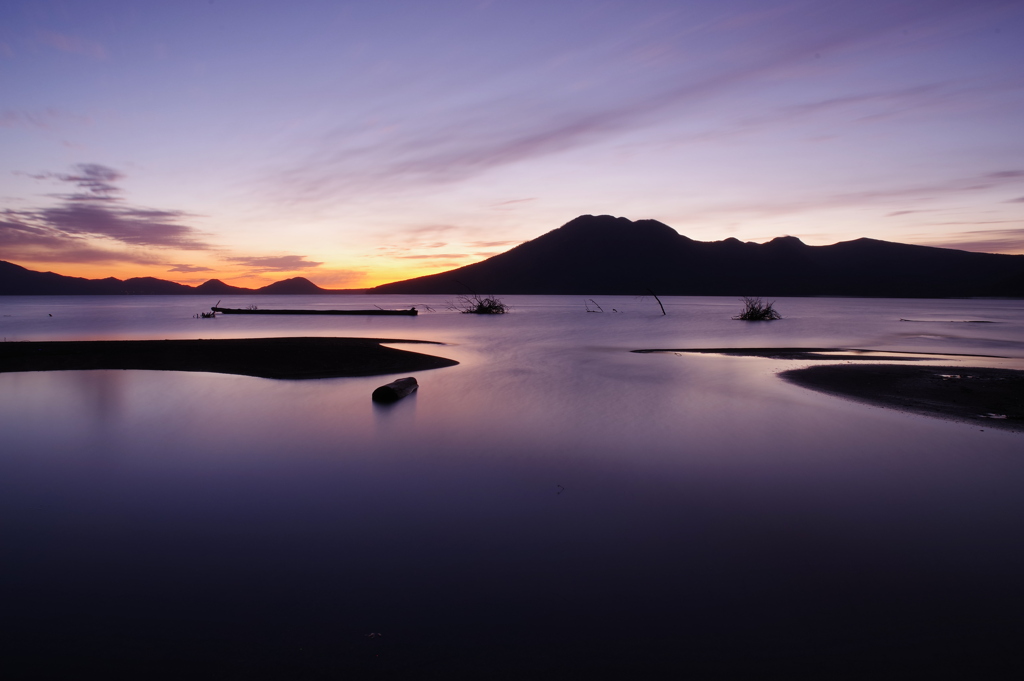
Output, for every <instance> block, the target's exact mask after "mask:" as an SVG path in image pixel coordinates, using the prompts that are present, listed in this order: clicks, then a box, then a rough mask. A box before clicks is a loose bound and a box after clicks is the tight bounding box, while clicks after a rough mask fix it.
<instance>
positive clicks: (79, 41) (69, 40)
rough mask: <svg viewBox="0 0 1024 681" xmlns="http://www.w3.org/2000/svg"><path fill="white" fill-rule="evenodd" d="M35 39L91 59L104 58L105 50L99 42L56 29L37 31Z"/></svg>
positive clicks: (105, 55)
mask: <svg viewBox="0 0 1024 681" xmlns="http://www.w3.org/2000/svg"><path fill="white" fill-rule="evenodd" d="M36 40H38V41H39V42H40V43H42V44H43V45H48V46H49V47H52V48H54V49H56V50H60V51H61V52H67V53H69V54H78V55H83V56H86V57H92V58H93V59H106V58H107V50H106V48H105V47H103V45H101V44H100V43H97V42H94V41H92V40H86V39H84V38H79V37H77V36H73V35H68V34H66V33H58V32H57V31H39V32H37V33H36Z"/></svg>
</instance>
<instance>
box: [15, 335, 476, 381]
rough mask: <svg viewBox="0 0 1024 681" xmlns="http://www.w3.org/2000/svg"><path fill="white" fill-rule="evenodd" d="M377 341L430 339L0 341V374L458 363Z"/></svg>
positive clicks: (325, 373)
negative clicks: (88, 370)
mask: <svg viewBox="0 0 1024 681" xmlns="http://www.w3.org/2000/svg"><path fill="white" fill-rule="evenodd" d="M381 343H430V341H416V340H399V339H384V338H322V337H309V338H232V339H215V340H118V341H46V342H18V343H0V372H10V371H72V370H84V369H143V370H158V371H205V372H214V373H221V374H241V375H244V376H256V377H259V378H283V379H306V378H334V377H339V376H375V375H378V374H394V373H406V372H409V371H422V370H425V369H438V368H441V367H448V366H453V365H455V364H458V362H456V361H454V360H451V359H446V358H444V357H435V356H433V355H424V354H420V353H418V352H409V351H408V350H397V349H394V348H386V347H383V346H381Z"/></svg>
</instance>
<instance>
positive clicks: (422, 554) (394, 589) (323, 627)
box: [0, 296, 1024, 678]
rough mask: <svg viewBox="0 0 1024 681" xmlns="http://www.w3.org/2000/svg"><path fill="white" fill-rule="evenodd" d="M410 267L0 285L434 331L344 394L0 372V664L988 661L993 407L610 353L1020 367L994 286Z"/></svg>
mask: <svg viewBox="0 0 1024 681" xmlns="http://www.w3.org/2000/svg"><path fill="white" fill-rule="evenodd" d="M444 300H445V299H444V298H443V297H430V296H425V297H402V296H352V297H346V296H339V297H334V296H329V297H327V296H318V297H308V298H307V297H293V296H289V297H264V298H251V297H246V298H239V299H235V300H228V299H225V300H224V301H222V304H223V305H225V306H239V307H240V306H244V305H248V304H253V303H255V304H258V305H259V306H260V307H266V308H273V307H302V306H311V307H321V308H333V307H352V308H355V307H360V308H365V307H372V306H373V305H380V306H381V307H408V306H409V305H413V304H415V305H417V306H418V307H419V309H420V310H421V311H422V314H421V315H420V316H418V317H415V318H373V317H365V318H360V317H349V318H345V317H335V318H311V317H310V318H305V317H288V318H275V317H262V316H254V317H221V318H218V319H214V320H199V319H193V318H192V315H193V314H195V313H197V312H199V311H200V310H201V309H205V308H208V307H209V305H211V304H213V303H214V302H216V301H212V300H211V301H207V300H205V299H200V298H196V297H162V296H159V297H158V296H154V297H124V298H121V297H117V298H114V297H46V298H44V297H4V298H0V313H2V315H3V316H2V317H0V335H2V336H3V337H5V339H6V340H7V341H9V342H10V341H19V340H58V339H60V340H67V339H82V340H84V339H128V338H138V339H161V338H241V337H273V336H298V335H324V336H367V337H387V338H397V339H420V340H433V341H439V342H442V343H445V345H443V346H426V348H425V346H416V347H411V349H414V350H417V351H426V352H430V353H433V354H437V355H442V356H445V357H451V358H453V359H456V360H458V361H459V362H461V364H460V365H459V366H456V367H451V368H447V369H440V370H433V371H426V372H420V373H417V374H414V375H415V376H416V377H417V379H418V381H419V382H420V385H421V388H420V391H419V392H418V393H417V394H415V395H414V396H413V397H411V398H408V399H406V400H403V401H401V402H399V403H397V404H395V405H393V406H390V407H380V406H375V405H373V404H372V403H371V402H370V399H369V395H370V393H371V392H372V390H373V388H375V387H376V386H378V385H381V384H383V383H386V382H388V381H389V380H391V379H390V378H387V377H371V378H341V379H326V380H315V381H275V380H269V379H258V378H249V377H242V376H227V375H218V374H202V373H173V372H167V373H161V372H147V371H93V372H52V373H22V374H0V532H2V547H3V548H2V562H0V569H2V571H3V579H2V581H0V602H2V603H3V607H2V608H0V623H2V624H3V625H4V629H5V631H6V632H7V633H6V634H5V636H4V638H3V642H2V643H0V647H3V648H4V650H3V651H0V652H2V653H3V654H2V656H0V657H2V659H0V665H8V666H10V668H12V669H13V668H14V667H18V668H20V669H26V668H28V667H27V665H31V666H32V668H34V669H36V670H37V671H40V670H41V673H42V672H61V673H64V674H74V673H85V672H86V671H101V672H103V673H106V674H108V675H111V676H118V675H120V676H126V677H127V676H135V677H138V675H140V674H142V675H148V676H150V677H152V676H155V675H167V676H171V677H186V676H191V677H196V676H204V675H209V676H210V677H217V678H252V677H254V676H259V675H267V676H273V677H278V678H328V677H330V678H338V677H339V676H344V675H345V674H355V675H356V676H355V677H354V678H360V677H361V678H375V677H380V678H421V677H423V678H425V677H431V676H436V677H438V678H447V677H451V676H452V675H453V674H462V673H464V674H465V675H467V676H470V677H474V678H490V677H494V678H505V677H508V678H525V677H527V676H529V675H530V674H534V673H535V672H537V673H542V674H548V673H550V674H551V675H553V676H557V677H559V678H567V677H572V676H573V675H578V676H579V677H580V678H588V677H592V676H593V675H595V674H598V673H602V672H607V673H609V674H613V675H619V676H622V675H627V674H631V673H637V672H642V673H643V674H642V675H647V676H654V675H657V674H659V673H665V674H666V675H668V676H676V677H677V676H679V675H680V674H681V673H685V674H689V675H691V676H696V677H697V678H701V677H704V676H714V675H715V674H721V675H723V676H725V677H728V676H729V675H730V674H736V675H739V676H741V677H744V678H747V677H750V678H752V677H754V676H764V675H765V674H767V673H769V672H774V671H778V672H779V673H782V672H783V671H785V673H787V674H806V675H808V676H811V677H821V676H823V675H824V676H828V677H836V676H840V675H844V674H845V675H849V676H850V677H851V678H859V677H861V676H863V675H865V674H878V673H883V672H895V671H899V670H904V671H910V670H914V671H920V670H921V669H928V670H929V671H930V672H932V673H933V674H938V675H942V674H943V673H949V674H950V675H953V676H956V675H961V674H963V673H966V672H968V671H970V672H972V673H973V675H974V676H975V677H978V678H993V677H996V676H1000V675H1006V676H1007V677H1013V675H1014V673H1015V672H1019V671H1020V663H1019V661H1018V659H1017V653H1016V649H1017V647H1018V646H1019V640H1020V639H1021V637H1022V636H1024V586H1022V584H1021V575H1022V574H1024V544H1022V542H1021V537H1022V536H1024V435H1021V434H1017V433H1009V432H1001V431H995V430H991V429H988V428H986V429H980V428H979V427H977V426H972V425H966V424H960V423H954V422H948V421H943V420H939V419H933V418H928V417H924V416H917V415H909V414H903V413H900V412H896V411H891V410H885V409H879V408H875V407H870V406H866V405H860V404H856V403H852V402H847V401H844V400H841V399H838V398H833V397H827V396H823V395H820V394H816V393H813V392H809V391H805V390H803V389H801V388H798V387H795V386H792V385H790V384H787V383H785V382H783V381H781V380H779V379H778V378H777V377H776V376H775V373H776V372H778V371H780V370H783V369H788V368H793V367H795V366H799V365H800V364H797V363H791V362H784V361H780V360H767V359H758V358H735V357H733V358H728V357H716V356H682V355H674V354H671V353H666V354H635V353H630V352H629V350H634V349H640V348H685V347H709V346H711V347H716V346H736V347H742V346H756V347H765V346H769V347H770V346H817V347H856V348H865V349H873V350H899V351H913V352H925V353H969V354H981V355H999V356H1003V357H1007V358H1009V359H976V360H974V359H972V360H970V361H969V362H967V364H981V363H985V364H988V365H992V366H1006V367H1016V368H1024V305H1022V303H1021V302H1019V301H970V300H963V301H960V300H926V301H922V300H882V301H879V300H861V299H839V300H836V299H781V300H779V301H778V303H777V308H778V309H780V310H781V312H782V313H783V315H785V319H783V320H781V321H779V322H774V323H771V324H764V323H762V324H756V323H741V322H736V321H732V320H731V319H730V317H731V315H733V314H735V313H736V312H737V311H738V304H737V301H735V300H734V299H731V298H730V299H724V298H666V299H664V302H665V306H666V309H667V311H668V314H667V315H666V316H662V315H661V312H660V310H659V309H658V306H657V303H656V302H655V301H654V300H653V299H651V298H647V299H640V298H633V297H610V296H606V297H599V298H597V299H596V302H597V303H598V304H600V305H601V307H603V309H604V310H605V312H604V313H603V314H588V313H586V312H585V308H584V300H583V299H582V298H579V297H540V296H536V297H534V296H523V297H512V296H510V297H508V298H507V299H506V300H507V302H510V303H512V305H513V306H514V312H513V313H512V314H509V315H505V316H493V317H477V316H472V315H459V314H455V313H452V312H450V311H448V310H446V308H445V304H444ZM428 306H429V308H431V309H433V310H434V312H428V311H427V307H428ZM592 307H593V305H592ZM612 309H615V310H618V312H612ZM51 315H52V316H51ZM900 319H912V320H915V321H902V322H901V321H900ZM979 321H986V322H995V323H984V324H982V323H968V322H979ZM396 347H402V346H400V345H399V346H396ZM946 361H948V362H950V363H957V362H960V363H961V364H963V363H964V362H963V361H962V360H958V359H956V358H949V359H948V360H946ZM802 364H807V363H806V362H804V363H802ZM371 633H372V634H377V633H379V634H380V636H373V637H370V636H368V634H371ZM503 675H504V676H503ZM716 678H717V677H716Z"/></svg>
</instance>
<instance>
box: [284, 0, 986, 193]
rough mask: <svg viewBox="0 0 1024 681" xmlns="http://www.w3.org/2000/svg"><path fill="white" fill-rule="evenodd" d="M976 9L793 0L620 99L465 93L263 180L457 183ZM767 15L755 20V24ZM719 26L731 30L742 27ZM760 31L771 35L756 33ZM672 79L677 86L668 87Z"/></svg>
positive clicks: (825, 104)
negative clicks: (434, 111)
mask: <svg viewBox="0 0 1024 681" xmlns="http://www.w3.org/2000/svg"><path fill="white" fill-rule="evenodd" d="M997 4H998V3H993V5H997ZM829 7H833V6H832V5H829ZM833 9H835V7H833ZM970 9H971V5H970V4H968V3H964V2H957V1H946V2H905V3H900V4H897V5H893V6H887V7H886V9H885V11H865V12H861V13H850V16H849V17H848V19H849V20H842V21H835V20H831V19H829V18H827V17H826V16H825V10H824V9H822V8H819V7H818V5H816V4H814V3H796V4H795V5H793V6H791V7H790V6H787V8H786V11H785V12H784V14H785V15H786V16H785V17H783V18H781V19H778V20H779V21H788V22H793V23H794V24H798V25H799V30H788V31H780V32H778V35H780V36H782V35H785V36H786V40H781V39H775V38H772V37H768V38H764V39H762V40H760V41H759V42H757V41H753V44H740V45H734V46H733V47H731V48H729V51H728V52H726V53H723V54H719V55H713V56H714V57H715V58H714V59H711V58H710V57H709V58H708V63H709V66H708V67H707V68H705V69H688V70H687V68H686V67H685V66H684V67H682V69H683V70H681V71H679V72H677V73H672V74H668V73H666V74H664V75H665V77H664V78H662V79H660V80H659V81H658V82H657V83H656V84H652V83H648V84H647V85H645V86H643V87H640V86H637V87H635V88H634V87H633V86H632V84H631V83H630V82H629V81H628V79H622V82H618V83H609V86H613V87H617V91H618V92H619V94H620V96H617V97H615V98H611V97H602V98H599V99H598V100H596V101H595V100H594V99H593V98H591V99H587V98H585V97H579V96H578V95H577V94H576V93H574V92H572V91H571V90H563V91H562V92H561V93H558V94H552V93H551V92H550V91H547V92H539V91H535V90H527V89H524V90H523V91H522V92H519V93H515V94H506V95H505V96H503V97H495V98H493V99H491V100H489V101H482V102H481V101H477V102H476V103H475V104H466V103H465V101H464V100H460V102H459V103H458V104H453V105H452V106H451V107H450V108H449V109H448V110H445V111H444V112H443V115H432V116H426V117H423V116H420V117H417V118H408V119H405V118H402V117H396V118H395V119H394V120H392V121H388V122H385V123H381V124H380V125H378V126H377V127H376V128H375V129H374V130H372V131H368V130H367V129H366V128H359V127H355V126H346V127H343V128H338V129H336V130H335V131H333V132H331V133H329V134H327V135H325V136H324V137H323V138H322V139H320V140H318V143H317V144H315V146H314V148H316V149H317V150H318V151H317V152H315V153H314V154H312V155H310V156H309V157H307V158H306V159H304V160H303V161H302V162H301V163H299V164H296V165H294V166H292V167H289V168H286V169H284V170H283V171H282V172H280V173H279V174H278V173H275V175H274V177H273V179H272V180H271V179H268V183H272V185H273V186H274V188H275V190H276V191H277V192H278V194H277V195H278V196H280V197H282V199H283V200H285V201H320V200H325V201H333V200H336V199H338V198H339V197H341V198H346V197H351V196H356V195H358V196H367V195H372V194H374V193H395V192H402V191H407V190H416V189H421V188H423V187H427V186H431V185H436V184H443V183H454V182H460V181H463V180H466V179H469V178H472V177H475V176H478V175H480V174H482V173H485V172H487V171H489V170H491V169H494V168H498V167H502V166H507V165H510V164H515V163H519V162H523V161H527V160H533V159H537V158H540V157H545V156H550V155H553V154H558V153H562V152H565V151H568V150H572V149H577V148H580V147H584V146H587V145H591V144H595V143H598V142H601V141H604V140H608V139H610V138H613V137H614V136H617V135H621V134H623V133H625V132H628V131H632V130H636V129H639V128H643V127H647V126H650V125H652V124H656V123H658V122H661V121H664V120H666V119H671V118H674V117H678V116H679V115H680V114H685V112H686V111H687V109H689V108H691V107H693V106H695V105H699V104H701V103H702V102H704V101H707V100H709V99H711V98H714V97H716V96H719V95H721V94H723V93H726V92H730V91H734V90H735V89H736V88H738V87H743V86H748V85H751V84H754V83H757V82H766V81H768V80H770V79H777V78H780V77H786V76H788V75H791V73H792V72H794V71H795V70H800V69H806V68H807V65H808V64H810V63H812V62H813V60H814V59H815V57H816V56H818V55H820V54H822V53H833V54H834V53H836V52H839V51H842V50H846V49H850V48H859V47H864V46H866V45H869V44H870V43H871V41H873V40H876V39H878V38H880V37H881V36H885V35H890V34H892V33H894V32H897V31H899V30H900V28H901V27H903V26H905V25H910V24H913V23H914V22H917V21H919V20H921V19H924V18H928V19H929V20H930V21H938V22H939V23H941V22H942V21H943V20H946V21H948V22H949V23H950V24H953V23H955V21H953V20H951V17H955V16H956V15H957V13H958V12H961V11H970ZM841 10H842V8H839V11H841ZM802 13H803V14H808V13H809V14H810V15H811V16H812V19H809V20H805V19H804V17H803V16H802ZM733 19H735V17H734V18H733ZM764 20H765V19H764V17H759V18H758V19H757V22H761V21H764ZM773 20H774V19H773ZM733 23H735V21H733ZM741 23H743V22H741ZM719 28H721V29H722V30H732V29H735V28H736V26H734V25H733V24H729V25H728V26H722V27H719ZM790 28H793V27H792V26H791V27H790ZM761 35H763V36H765V35H767V36H772V35H774V33H772V32H771V31H761ZM677 61H678V62H679V63H680V64H687V63H689V62H688V61H687V60H682V59H680V60H677ZM667 83H669V84H671V85H669V86H667V87H666V85H665V84H667ZM941 90H942V88H941V87H940V86H939V85H937V84H932V85H923V86H915V87H909V88H904V89H896V90H892V91H883V92H869V93H865V94H859V95H852V96H847V97H835V98H831V99H823V100H821V101H817V102H809V103H806V104H802V105H798V106H796V107H791V108H790V109H789V110H783V111H780V112H779V113H778V117H780V118H782V117H787V116H788V117H789V118H792V117H794V116H799V115H810V114H811V113H813V112H819V111H822V110H825V109H830V108H838V107H850V106H853V105H863V104H865V103H885V104H887V105H892V106H893V107H895V108H897V109H898V108H900V107H910V106H918V105H921V104H922V103H924V102H927V101H929V98H935V97H948V96H949V93H947V92H944V91H941ZM756 123H757V122H756V121H753V122H752V123H751V124H756ZM499 205H501V204H497V205H496V207H497V206H499Z"/></svg>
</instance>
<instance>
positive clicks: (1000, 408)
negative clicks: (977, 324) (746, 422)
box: [779, 364, 1024, 432]
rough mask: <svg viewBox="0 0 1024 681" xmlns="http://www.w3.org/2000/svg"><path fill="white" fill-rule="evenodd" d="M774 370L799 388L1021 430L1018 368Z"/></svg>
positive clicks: (1023, 374) (1023, 380)
mask: <svg viewBox="0 0 1024 681" xmlns="http://www.w3.org/2000/svg"><path fill="white" fill-rule="evenodd" d="M779 375H780V376H781V377H782V378H784V379H785V380H787V381H790V382H791V383H795V384H796V385H799V386H802V387H804V388H809V389H811V390H817V391H819V392H824V393H829V394H832V395H838V396H840V397H846V398H849V399H853V400H857V401H859V402H867V403H869V404H874V405H877V406H881V407H889V408H893V409H901V410H904V411H910V412H915V413H918V414H926V415H929V416H939V417H943V418H948V419H953V420H956V421H966V422H969V423H975V424H978V425H979V426H982V427H991V428H1002V429H1007V430H1015V431H1019V432H1024V371H1015V370H1012V369H992V368H984V367H951V366H906V365H891V364H859V365H851V364H826V365H820V366H812V367H807V368H804V369H791V370H789V371H784V372H782V373H781V374H779Z"/></svg>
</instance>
